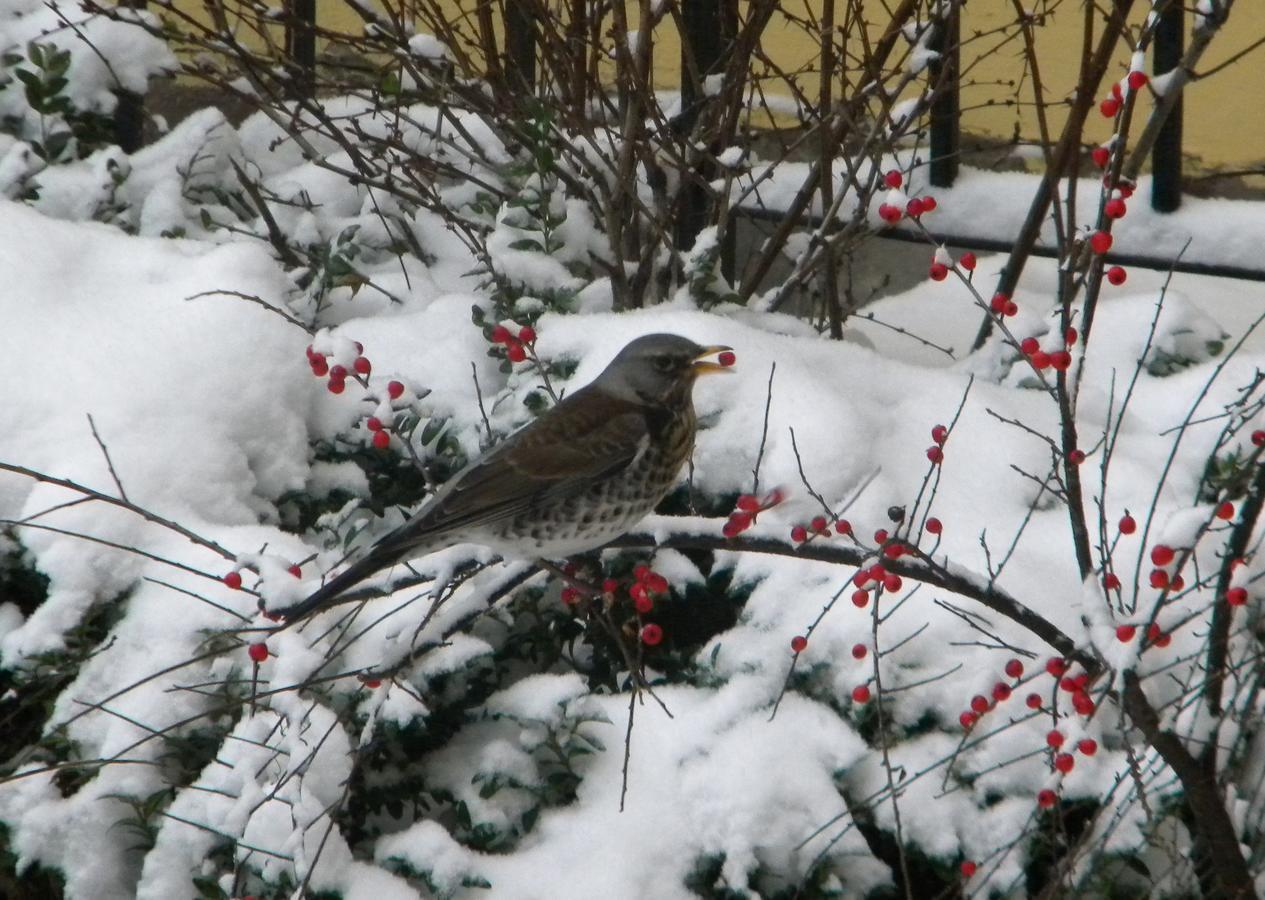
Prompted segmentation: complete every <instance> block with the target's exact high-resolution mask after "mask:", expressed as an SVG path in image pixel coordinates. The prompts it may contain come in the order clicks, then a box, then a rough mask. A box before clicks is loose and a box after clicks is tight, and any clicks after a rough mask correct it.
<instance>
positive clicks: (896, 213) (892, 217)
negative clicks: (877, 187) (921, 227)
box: [878, 200, 915, 225]
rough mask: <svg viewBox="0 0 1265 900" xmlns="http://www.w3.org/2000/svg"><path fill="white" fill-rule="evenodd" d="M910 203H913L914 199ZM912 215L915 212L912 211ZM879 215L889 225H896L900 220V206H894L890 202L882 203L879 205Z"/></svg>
mask: <svg viewBox="0 0 1265 900" xmlns="http://www.w3.org/2000/svg"><path fill="white" fill-rule="evenodd" d="M910 205H911V206H912V205H913V201H912V200H911V201H910ZM910 215H911V216H912V215H915V213H912V212H911V213H910ZM878 217H879V218H880V219H882V220H883V221H884V222H887V223H888V224H889V225H894V224H896V223H897V222H899V221H900V208H899V207H896V206H892V204H890V203H880V204H879V205H878Z"/></svg>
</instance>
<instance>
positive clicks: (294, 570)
mask: <svg viewBox="0 0 1265 900" xmlns="http://www.w3.org/2000/svg"><path fill="white" fill-rule="evenodd" d="M286 571H287V572H289V573H290V574H291V575H293V576H294V577H295V578H302V577H303V570H302V569H300V568H299V565H298V563H295V564H294V565H292V566H290V568H288V569H286Z"/></svg>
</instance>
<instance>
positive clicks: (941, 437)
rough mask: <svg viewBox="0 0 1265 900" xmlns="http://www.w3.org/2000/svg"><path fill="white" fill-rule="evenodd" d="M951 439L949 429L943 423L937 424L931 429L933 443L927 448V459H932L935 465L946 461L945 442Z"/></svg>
mask: <svg viewBox="0 0 1265 900" xmlns="http://www.w3.org/2000/svg"><path fill="white" fill-rule="evenodd" d="M948 439H949V429H948V428H946V427H945V426H943V425H936V426H934V427H933V428H932V429H931V440H933V441H934V442H935V443H933V444H932V445H931V446H930V447H928V448H927V459H929V460H931V464H932V465H933V466H938V465H940V463H942V462H944V442H945V441H947V440H948Z"/></svg>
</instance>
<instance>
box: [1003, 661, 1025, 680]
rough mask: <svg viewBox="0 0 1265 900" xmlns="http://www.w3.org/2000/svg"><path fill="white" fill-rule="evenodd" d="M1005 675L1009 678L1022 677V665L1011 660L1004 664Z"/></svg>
mask: <svg viewBox="0 0 1265 900" xmlns="http://www.w3.org/2000/svg"><path fill="white" fill-rule="evenodd" d="M1006 674H1007V675H1008V676H1010V677H1011V678H1022V677H1023V663H1022V662H1020V661H1019V660H1017V659H1012V660H1010V661H1008V662H1007V663H1006Z"/></svg>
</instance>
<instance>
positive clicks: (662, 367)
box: [654, 356, 676, 372]
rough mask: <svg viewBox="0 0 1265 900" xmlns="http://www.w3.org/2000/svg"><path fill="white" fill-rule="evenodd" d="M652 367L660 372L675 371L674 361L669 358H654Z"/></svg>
mask: <svg viewBox="0 0 1265 900" xmlns="http://www.w3.org/2000/svg"><path fill="white" fill-rule="evenodd" d="M654 367H655V368H656V369H658V370H659V371H660V372H671V371H673V370H675V369H676V360H674V359H673V358H672V357H670V356H656V357H655V358H654Z"/></svg>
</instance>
